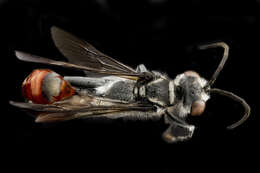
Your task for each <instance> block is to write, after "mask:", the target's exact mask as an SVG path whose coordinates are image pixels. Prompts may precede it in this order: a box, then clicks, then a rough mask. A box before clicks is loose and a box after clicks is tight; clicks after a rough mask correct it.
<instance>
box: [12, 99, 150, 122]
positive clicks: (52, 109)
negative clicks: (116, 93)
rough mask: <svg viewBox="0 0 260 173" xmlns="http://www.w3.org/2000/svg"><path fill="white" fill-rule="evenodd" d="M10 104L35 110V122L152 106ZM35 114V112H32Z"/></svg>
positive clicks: (140, 109) (96, 115)
mask: <svg viewBox="0 0 260 173" xmlns="http://www.w3.org/2000/svg"><path fill="white" fill-rule="evenodd" d="M10 104H11V105H13V106H16V107H19V108H21V109H25V110H31V111H34V112H36V120H35V121H36V122H57V121H65V120H70V119H75V118H82V117H91V118H95V117H98V116H101V115H103V116H106V115H108V114H110V115H111V113H115V114H116V113H117V112H126V111H152V110H154V107H153V106H152V105H150V104H138V103H133V104H120V103H115V104H114V105H111V106H93V105H91V104H84V105H70V104H67V103H65V104H58V105H54V104H51V105H48V104H34V103H25V102H13V101H10ZM34 114H35V113H34Z"/></svg>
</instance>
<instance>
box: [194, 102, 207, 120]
mask: <svg viewBox="0 0 260 173" xmlns="http://www.w3.org/2000/svg"><path fill="white" fill-rule="evenodd" d="M205 107H206V103H205V102H204V101H203V100H197V101H194V102H193V103H192V106H191V115H192V116H199V115H201V114H202V113H203V112H204V110H205Z"/></svg>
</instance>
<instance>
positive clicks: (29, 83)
mask: <svg viewBox="0 0 260 173" xmlns="http://www.w3.org/2000/svg"><path fill="white" fill-rule="evenodd" d="M22 93H23V96H24V97H25V98H26V99H28V100H31V101H32V102H33V103H39V104H50V103H53V102H56V101H60V100H63V99H66V98H68V97H69V96H72V95H74V94H75V90H74V89H73V88H72V86H71V85H70V83H69V82H67V81H65V80H64V79H63V77H62V76H60V75H59V74H57V73H55V72H53V71H51V70H48V69H37V70H34V71H33V72H32V73H31V74H30V75H29V76H28V77H27V78H26V79H25V80H24V82H23V84H22Z"/></svg>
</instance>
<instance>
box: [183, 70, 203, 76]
mask: <svg viewBox="0 0 260 173" xmlns="http://www.w3.org/2000/svg"><path fill="white" fill-rule="evenodd" d="M184 74H185V75H186V76H190V77H200V75H199V74H198V73H197V72H195V71H191V70H188V71H185V72H184Z"/></svg>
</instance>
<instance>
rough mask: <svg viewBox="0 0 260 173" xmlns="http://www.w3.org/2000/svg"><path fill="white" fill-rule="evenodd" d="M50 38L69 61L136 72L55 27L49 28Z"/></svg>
mask: <svg viewBox="0 0 260 173" xmlns="http://www.w3.org/2000/svg"><path fill="white" fill-rule="evenodd" d="M51 34H52V38H53V40H54V43H55V45H56V47H57V48H58V49H59V50H60V52H61V53H62V54H63V55H64V56H65V57H67V58H68V60H69V62H71V63H73V64H78V65H82V66H86V67H91V68H95V69H99V70H105V71H108V72H122V73H136V71H135V70H134V69H132V68H131V67H129V66H127V65H124V64H122V63H120V62H119V61H117V60H115V59H113V58H111V57H109V56H107V55H105V54H103V53H101V52H100V51H98V50H97V49H96V48H94V47H93V46H92V45H90V44H89V43H87V42H86V41H84V40H81V39H79V38H77V37H76V36H74V35H72V34H70V33H68V32H66V31H64V30H62V29H60V28H57V27H55V26H54V27H52V28H51Z"/></svg>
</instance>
